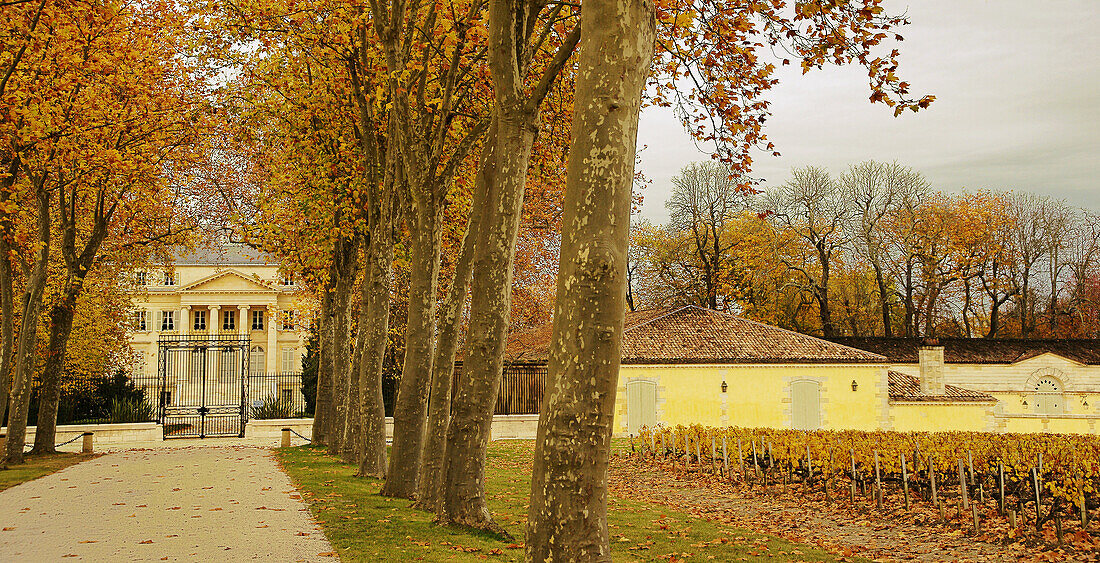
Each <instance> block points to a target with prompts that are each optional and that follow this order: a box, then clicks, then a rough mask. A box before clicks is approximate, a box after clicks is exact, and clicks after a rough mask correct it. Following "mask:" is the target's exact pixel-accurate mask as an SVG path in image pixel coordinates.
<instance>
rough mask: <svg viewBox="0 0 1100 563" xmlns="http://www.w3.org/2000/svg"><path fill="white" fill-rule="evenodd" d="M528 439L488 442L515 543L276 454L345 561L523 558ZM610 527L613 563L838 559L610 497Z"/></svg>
mask: <svg viewBox="0 0 1100 563" xmlns="http://www.w3.org/2000/svg"><path fill="white" fill-rule="evenodd" d="M532 448H533V443H532V442H531V441H526V440H524V441H519V440H516V441H496V442H492V443H491V444H490V446H489V456H488V475H487V477H488V479H487V485H486V495H487V496H488V499H489V505H490V507H491V509H492V510H493V516H494V518H495V519H496V520H497V522H498V523H499V524H501V525H502V526H504V527H505V528H506V529H507V530H508V531H509V532H510V533H511V534H512V535H513V536H515V537H516V538H517V539H516V541H515V542H509V541H501V540H499V539H497V538H495V537H492V536H489V535H486V534H480V533H476V532H471V531H469V530H461V529H455V528H450V527H443V526H439V525H436V524H433V523H432V515H431V514H428V513H425V512H421V511H418V510H413V509H412V508H409V502H408V501H406V500H400V499H389V498H383V497H381V496H379V495H378V491H379V489H380V488H381V481H378V480H375V479H365V478H357V477H355V476H354V473H355V468H354V467H352V466H351V465H348V464H346V463H344V462H343V461H342V460H340V459H339V458H337V457H333V456H329V455H327V454H326V453H324V450H322V449H320V448H316V447H311V446H304V447H297V448H286V449H278V450H275V455H276V457H277V458H278V459H279V461H280V462H281V463H282V465H283V467H284V468H285V470H286V471H287V473H288V474H289V475H290V477H291V479H293V480H294V482H295V483H296V484H297V486H298V489H299V490H300V491H301V492H302V495H303V498H304V500H305V501H306V502H308V503H309V505H310V508H311V511H312V512H313V515H314V517H315V518H316V519H317V521H318V522H319V523H320V524H321V527H322V528H323V529H324V531H325V534H326V535H327V536H328V538H329V541H331V542H332V545H333V546H334V547H335V548H336V550H337V552H338V553H339V554H340V558H341V559H342V560H343V561H379V562H381V561H395V562H398V561H485V560H494V561H522V560H523V548H522V541H523V539H522V538H523V528H524V523H525V520H526V517H527V496H528V493H529V491H530V485H531V455H532ZM608 527H609V531H610V535H611V548H612V558H613V559H614V560H615V561H627V562H631V561H682V560H686V559H690V560H692V561H836V560H837V558H836V557H835V556H833V555H831V554H829V553H827V552H824V551H822V550H820V549H817V548H815V547H812V546H808V545H803V544H796V543H792V542H789V541H786V540H784V539H781V538H777V537H775V536H769V535H766V534H759V533H755V532H751V531H747V530H742V529H737V528H732V527H728V526H724V525H721V524H717V523H713V522H710V521H707V520H704V519H700V518H696V517H693V516H691V515H689V514H687V513H685V512H678V511H675V510H670V509H669V508H668V507H666V506H661V505H657V504H650V503H646V502H639V501H635V500H630V499H624V498H619V497H616V496H612V497H611V498H610V500H609V518H608Z"/></svg>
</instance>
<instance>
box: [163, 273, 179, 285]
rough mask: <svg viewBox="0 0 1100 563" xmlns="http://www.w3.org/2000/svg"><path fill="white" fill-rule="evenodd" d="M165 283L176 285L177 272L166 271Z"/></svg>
mask: <svg viewBox="0 0 1100 563" xmlns="http://www.w3.org/2000/svg"><path fill="white" fill-rule="evenodd" d="M164 285H176V273H175V272H164Z"/></svg>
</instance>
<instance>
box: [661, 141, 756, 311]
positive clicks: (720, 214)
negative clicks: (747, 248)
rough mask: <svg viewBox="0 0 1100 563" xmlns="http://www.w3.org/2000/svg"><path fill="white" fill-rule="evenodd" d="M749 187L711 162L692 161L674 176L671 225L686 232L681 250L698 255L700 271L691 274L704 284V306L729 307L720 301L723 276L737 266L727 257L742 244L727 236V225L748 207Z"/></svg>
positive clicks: (670, 211)
mask: <svg viewBox="0 0 1100 563" xmlns="http://www.w3.org/2000/svg"><path fill="white" fill-rule="evenodd" d="M745 195H746V190H745V189H744V187H743V186H739V185H738V182H737V178H736V177H735V176H733V175H732V173H731V172H730V171H729V170H728V169H727V168H726V167H725V166H722V165H721V164H719V163H717V162H714V161H708V162H697V163H692V164H688V165H687V166H685V167H684V168H682V169H681V170H680V173H679V175H677V176H675V177H673V178H672V196H671V197H670V198H669V200H668V202H667V203H665V207H667V208H668V210H669V216H670V219H669V227H670V228H672V229H675V230H677V231H679V232H681V233H684V234H686V235H687V236H686V237H685V240H684V243H685V244H684V246H683V247H681V248H679V249H677V250H678V251H680V252H683V253H687V254H690V255H691V256H693V257H694V260H693V262H694V263H696V264H698V266H699V271H698V272H692V273H689V275H691V277H693V278H694V279H696V280H698V281H699V282H701V284H702V289H703V291H704V293H703V299H704V301H703V303H702V304H703V305H705V306H707V307H709V308H711V309H716V310H718V309H721V310H729V303H726V302H724V300H723V302H722V303H719V287H718V286H719V283H720V282H719V277H720V276H721V273H722V272H723V270H726V269H729V268H731V267H734V265H733V264H729V263H728V262H727V260H728V259H729V258H730V257H731V255H732V252H731V251H732V249H733V247H734V246H736V245H737V244H739V243H740V242H741V241H739V240H738V239H736V238H732V237H725V236H723V235H724V234H725V231H726V225H727V224H728V223H730V222H731V220H732V219H733V218H734V217H736V216H737V215H738V214H739V213H740V212H741V211H743V210H744V209H745V207H746V202H745Z"/></svg>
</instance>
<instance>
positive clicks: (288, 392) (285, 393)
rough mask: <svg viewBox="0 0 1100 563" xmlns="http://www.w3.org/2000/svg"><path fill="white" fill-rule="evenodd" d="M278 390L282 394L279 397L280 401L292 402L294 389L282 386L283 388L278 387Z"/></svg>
mask: <svg viewBox="0 0 1100 563" xmlns="http://www.w3.org/2000/svg"><path fill="white" fill-rule="evenodd" d="M279 392H280V393H282V396H281V397H279V400H280V401H282V402H284V403H293V402H294V390H293V389H285V388H284V389H280V390H279Z"/></svg>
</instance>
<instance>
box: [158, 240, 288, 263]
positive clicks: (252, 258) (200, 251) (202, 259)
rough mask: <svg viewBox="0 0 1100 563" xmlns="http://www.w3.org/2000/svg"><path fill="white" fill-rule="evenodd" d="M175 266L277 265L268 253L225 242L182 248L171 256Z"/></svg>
mask: <svg viewBox="0 0 1100 563" xmlns="http://www.w3.org/2000/svg"><path fill="white" fill-rule="evenodd" d="M173 263H175V264H176V265H177V266H264V265H278V262H277V261H276V260H275V259H274V258H272V257H271V256H270V255H268V254H266V253H264V252H261V251H259V250H256V249H255V248H252V247H250V246H246V245H243V244H225V245H220V246H216V247H203V248H196V249H194V250H184V251H182V252H180V253H178V254H176V255H175V256H174V257H173Z"/></svg>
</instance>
